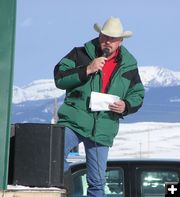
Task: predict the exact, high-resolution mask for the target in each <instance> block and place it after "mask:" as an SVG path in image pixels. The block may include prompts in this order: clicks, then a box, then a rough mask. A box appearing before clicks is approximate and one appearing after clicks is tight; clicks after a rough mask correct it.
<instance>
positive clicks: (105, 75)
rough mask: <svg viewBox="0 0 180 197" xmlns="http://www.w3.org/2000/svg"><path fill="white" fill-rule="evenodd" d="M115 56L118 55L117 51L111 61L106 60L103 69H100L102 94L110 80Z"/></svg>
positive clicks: (114, 64)
mask: <svg viewBox="0 0 180 197" xmlns="http://www.w3.org/2000/svg"><path fill="white" fill-rule="evenodd" d="M117 55H118V50H117V51H116V53H115V55H114V56H113V57H112V58H111V59H109V60H106V63H105V64H104V66H103V69H102V93H104V92H105V89H106V86H107V85H108V82H109V79H110V77H111V75H112V72H113V70H114V68H115V66H116V64H117V63H116V62H115V59H116V57H117Z"/></svg>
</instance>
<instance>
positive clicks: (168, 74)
mask: <svg viewBox="0 0 180 197" xmlns="http://www.w3.org/2000/svg"><path fill="white" fill-rule="evenodd" d="M139 73H140V76H141V79H142V82H143V84H144V85H145V86H148V87H167V86H177V85H180V72H175V71H171V70H169V69H166V68H161V67H156V66H143V67H139Z"/></svg>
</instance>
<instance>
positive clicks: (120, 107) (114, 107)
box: [109, 100, 126, 114]
mask: <svg viewBox="0 0 180 197" xmlns="http://www.w3.org/2000/svg"><path fill="white" fill-rule="evenodd" d="M125 108H126V104H125V102H124V101H122V100H119V101H117V102H114V103H112V104H110V105H109V109H110V110H111V111H113V112H116V113H120V114H121V113H123V112H124V111H125Z"/></svg>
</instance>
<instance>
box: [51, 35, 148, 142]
mask: <svg viewBox="0 0 180 197" xmlns="http://www.w3.org/2000/svg"><path fill="white" fill-rule="evenodd" d="M99 51H100V50H99V42H98V38H96V39H94V40H91V41H90V42H87V43H85V45H84V46H83V47H78V48H74V49H73V50H72V51H71V52H70V53H69V54H67V55H66V56H65V57H64V58H62V59H61V61H60V62H59V63H58V64H57V65H56V66H55V69H54V78H55V84H56V87H57V88H60V89H65V90H66V96H65V99H64V103H63V104H62V105H61V106H60V108H59V111H58V116H59V124H61V125H63V126H65V127H69V128H71V129H73V130H74V131H75V132H77V133H79V134H80V135H82V136H84V137H87V138H89V139H91V140H92V141H96V142H97V143H100V144H103V145H105V146H112V144H113V139H114V137H115V136H116V134H117V132H118V128H119V119H120V118H122V117H123V116H125V115H128V114H131V113H134V112H136V111H138V109H139V108H140V107H141V106H142V103H143V97H144V87H143V85H142V83H141V80H140V76H139V74H138V68H137V62H136V60H135V58H134V57H133V56H132V55H131V54H130V53H129V52H128V51H127V49H125V47H123V46H121V47H120V48H119V54H118V57H117V60H116V61H117V66H116V68H115V70H114V72H113V74H112V77H111V79H110V81H109V84H108V87H107V88H106V91H105V92H106V93H107V94H112V95H117V96H119V97H120V98H121V99H123V100H124V101H125V103H126V110H125V112H124V113H123V114H118V113H115V112H112V111H101V112H91V110H90V108H89V101H90V94H91V91H96V92H101V86H102V75H101V72H98V73H97V74H92V75H90V76H86V67H87V65H88V64H89V63H90V62H91V61H92V60H93V59H94V58H96V57H99V56H101V54H100V52H99Z"/></svg>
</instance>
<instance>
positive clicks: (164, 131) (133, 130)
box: [79, 122, 180, 159]
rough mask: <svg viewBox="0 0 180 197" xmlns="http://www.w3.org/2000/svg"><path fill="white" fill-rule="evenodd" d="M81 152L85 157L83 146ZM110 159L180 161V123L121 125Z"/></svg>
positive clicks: (110, 152)
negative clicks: (163, 159) (164, 159)
mask: <svg viewBox="0 0 180 197" xmlns="http://www.w3.org/2000/svg"><path fill="white" fill-rule="evenodd" d="M79 150H80V155H85V153H84V148H83V144H80V146H79ZM109 158H115V159H118V158H174V159H180V123H159V122H141V123H140V122H139V123H128V124H120V128H119V132H118V135H117V136H116V138H115V140H114V145H113V147H111V148H110V151H109Z"/></svg>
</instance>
